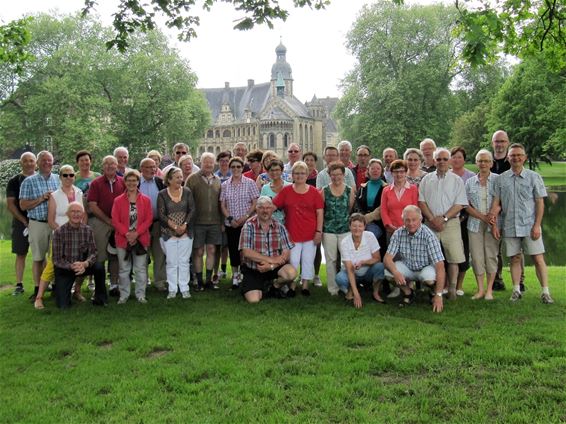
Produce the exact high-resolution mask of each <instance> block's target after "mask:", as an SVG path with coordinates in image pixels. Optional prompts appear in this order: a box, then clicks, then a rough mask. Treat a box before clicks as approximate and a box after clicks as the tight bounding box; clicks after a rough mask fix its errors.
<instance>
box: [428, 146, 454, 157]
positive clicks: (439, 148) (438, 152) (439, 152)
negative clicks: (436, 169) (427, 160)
mask: <svg viewBox="0 0 566 424" xmlns="http://www.w3.org/2000/svg"><path fill="white" fill-rule="evenodd" d="M443 152H444V153H448V159H450V158H451V157H452V155H451V154H450V150H448V149H447V148H446V147H437V148H436V150H435V151H434V153H433V154H432V157H433V158H434V159H435V160H436V158H437V157H438V155H439V154H441V153H443Z"/></svg>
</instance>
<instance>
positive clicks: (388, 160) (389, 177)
mask: <svg viewBox="0 0 566 424" xmlns="http://www.w3.org/2000/svg"><path fill="white" fill-rule="evenodd" d="M397 157H398V156H397V150H395V149H394V148H393V147H387V148H386V149H385V150H383V166H384V167H385V169H384V170H383V176H384V178H385V181H387V183H388V184H393V174H392V173H391V164H392V163H393V161H394V160H397Z"/></svg>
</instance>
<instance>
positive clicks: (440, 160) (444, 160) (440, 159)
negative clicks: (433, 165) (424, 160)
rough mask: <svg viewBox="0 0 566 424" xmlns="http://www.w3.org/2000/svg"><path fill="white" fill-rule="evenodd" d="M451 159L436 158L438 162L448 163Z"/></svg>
mask: <svg viewBox="0 0 566 424" xmlns="http://www.w3.org/2000/svg"><path fill="white" fill-rule="evenodd" d="M449 160H450V159H448V158H436V161H437V162H448V161H449Z"/></svg>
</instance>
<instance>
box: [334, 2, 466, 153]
mask: <svg viewBox="0 0 566 424" xmlns="http://www.w3.org/2000/svg"><path fill="white" fill-rule="evenodd" d="M455 22H456V11H455V10H454V9H453V8H447V7H443V6H425V7H421V6H413V7H407V6H395V5H392V4H390V3H380V4H376V5H373V6H371V7H365V8H364V9H363V10H362V12H361V14H360V16H359V17H358V19H357V20H356V22H355V23H354V25H353V28H352V30H351V31H350V32H349V34H348V36H347V46H348V47H349V49H350V50H351V51H352V53H353V55H354V57H355V58H356V61H357V63H356V65H355V67H354V69H353V70H352V71H351V72H350V73H349V74H348V75H347V76H346V78H345V79H344V81H343V87H344V96H343V98H342V99H341V100H340V102H339V103H338V106H337V111H336V116H337V117H338V119H339V120H340V122H341V126H342V128H343V135H344V136H345V137H346V138H348V139H351V140H352V141H353V142H355V143H366V144H369V145H371V146H373V147H374V148H377V149H382V148H383V147H385V146H395V147H396V148H397V149H398V150H401V151H402V150H404V149H405V148H406V147H407V146H414V145H415V143H417V142H418V141H419V140H421V139H423V138H425V137H432V138H434V139H435V140H437V141H438V142H439V143H440V144H446V143H447V142H448V138H449V134H450V127H451V125H450V124H451V122H452V121H453V119H454V118H455V108H456V103H455V102H456V100H455V98H454V97H453V96H452V93H451V90H450V85H451V83H452V82H453V80H454V78H455V77H456V75H458V74H459V73H460V72H461V71H462V67H461V65H460V63H459V61H458V43H457V40H455V39H454V38H453V37H452V35H451V28H453V27H454V25H455Z"/></svg>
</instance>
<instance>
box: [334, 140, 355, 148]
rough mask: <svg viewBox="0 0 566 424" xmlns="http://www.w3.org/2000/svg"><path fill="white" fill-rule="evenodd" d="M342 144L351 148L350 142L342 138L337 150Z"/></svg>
mask: <svg viewBox="0 0 566 424" xmlns="http://www.w3.org/2000/svg"><path fill="white" fill-rule="evenodd" d="M343 146H348V148H349V149H350V150H352V143H350V142H349V141H348V140H342V141H341V142H340V143H338V146H337V147H338V150H340V148H341V147H343Z"/></svg>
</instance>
